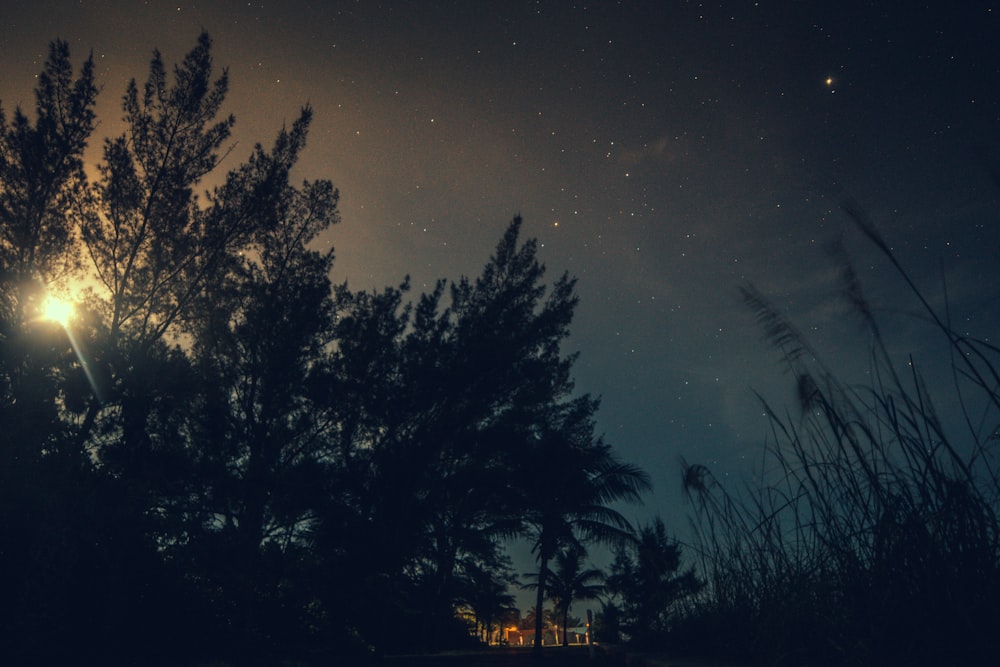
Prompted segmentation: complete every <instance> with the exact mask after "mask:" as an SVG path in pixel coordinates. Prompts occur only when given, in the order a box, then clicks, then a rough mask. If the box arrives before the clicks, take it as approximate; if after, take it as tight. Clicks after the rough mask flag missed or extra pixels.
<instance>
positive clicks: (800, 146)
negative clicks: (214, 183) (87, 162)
mask: <svg viewBox="0 0 1000 667" xmlns="http://www.w3.org/2000/svg"><path fill="white" fill-rule="evenodd" d="M3 5H4V11H3V13H2V16H0V26H2V29H0V67H2V70H0V71H2V76H0V101H2V103H3V107H4V109H5V110H6V112H7V114H8V118H9V117H10V113H11V112H12V110H13V108H14V107H15V106H16V105H18V104H20V105H22V106H25V107H27V108H28V109H31V108H32V106H33V97H32V93H31V91H32V87H33V84H34V75H35V74H37V73H38V71H40V69H41V66H42V62H43V60H44V58H45V55H46V52H47V45H48V43H49V42H50V41H51V40H52V39H54V38H57V37H59V38H62V39H66V40H68V41H69V43H70V46H71V50H72V55H73V58H74V61H75V62H76V63H79V62H81V61H82V59H83V58H84V57H86V55H87V53H88V52H90V51H91V50H92V51H93V54H94V58H95V61H96V63H97V72H98V76H99V81H100V83H101V85H102V86H103V91H102V94H101V97H100V98H99V108H98V111H99V117H100V118H101V121H102V124H101V126H100V127H99V128H98V134H99V135H100V134H103V133H106V132H115V131H118V128H119V125H118V119H119V118H120V116H121V112H120V99H121V95H122V93H123V92H124V89H125V85H126V83H127V80H128V79H129V78H131V77H135V78H137V79H138V80H139V81H140V82H141V81H144V80H145V76H146V73H147V67H148V62H149V58H150V55H151V53H152V50H153V49H154V48H159V49H160V50H161V52H162V53H163V56H164V59H165V61H166V62H167V63H168V65H169V64H172V63H174V62H177V61H179V60H180V59H181V58H182V57H183V56H184V54H185V53H186V52H187V51H188V50H190V49H191V48H192V47H193V46H194V44H195V40H196V39H197V37H198V34H199V32H200V31H201V30H202V29H204V30H206V31H208V32H209V34H210V35H211V36H212V37H213V38H214V41H215V49H214V53H215V60H216V63H217V65H219V66H227V67H228V68H229V73H230V79H231V87H230V95H229V98H228V102H227V104H226V107H225V108H226V111H229V112H232V113H234V114H235V115H236V118H237V126H236V132H235V134H234V138H235V140H236V141H238V144H237V146H236V148H235V149H234V151H233V153H232V154H231V156H230V157H229V158H227V160H226V161H225V162H224V163H223V165H222V167H223V169H229V168H232V167H234V166H236V164H238V162H239V161H240V160H242V159H244V158H245V157H246V156H248V155H249V153H250V151H251V149H252V147H253V144H254V142H257V141H260V142H262V143H264V144H265V145H268V144H270V142H271V141H272V140H273V138H274V136H275V135H276V133H277V131H278V130H279V129H280V128H281V126H282V125H283V124H285V123H291V121H292V120H294V119H295V118H296V116H297V114H298V110H299V108H300V107H301V106H302V105H303V104H305V103H309V104H311V105H312V107H313V108H314V111H315V118H314V122H313V126H312V131H311V134H310V143H309V146H308V148H307V150H306V152H305V154H304V156H303V159H302V161H301V163H300V167H299V169H298V174H297V179H296V180H300V179H303V178H310V179H315V178H329V179H331V180H332V181H333V182H334V184H335V185H336V186H337V187H338V188H339V189H340V192H341V197H342V198H341V215H342V222H341V223H340V224H339V225H337V226H336V227H334V228H333V230H332V233H331V234H330V235H329V238H328V239H324V242H326V243H332V244H333V245H334V246H335V248H336V251H337V263H336V267H335V270H334V279H335V280H336V281H337V282H340V281H343V280H347V281H349V284H350V286H351V287H352V288H354V289H372V288H378V289H381V288H382V287H384V286H387V285H395V284H398V283H399V282H401V281H402V280H403V278H404V276H405V275H406V274H410V275H411V276H412V278H413V283H414V286H415V288H416V290H415V291H417V292H419V291H421V290H422V289H424V286H429V285H431V283H432V281H433V280H435V279H436V278H439V277H446V278H452V279H457V278H458V277H460V276H461V275H463V274H465V275H476V274H477V273H478V272H479V270H480V269H481V268H482V266H483V265H484V264H485V262H486V261H487V259H488V257H489V255H490V253H491V252H492V250H493V248H494V246H495V243H496V242H497V240H498V239H499V237H500V235H501V234H502V232H503V230H504V229H505V227H506V225H507V223H508V222H509V220H510V219H511V217H512V216H513V215H515V214H517V213H520V214H522V215H523V216H524V218H525V227H524V232H525V233H526V234H527V235H528V236H533V237H537V238H538V239H539V242H540V244H541V250H540V252H541V257H542V259H543V260H544V262H545V263H546V264H547V266H548V268H549V271H550V273H549V275H550V277H551V278H552V279H554V278H555V277H557V276H558V275H559V274H561V273H562V272H563V271H569V272H570V273H571V274H573V275H575V276H577V277H578V278H579V284H578V291H579V296H580V306H579V309H578V311H577V316H576V319H575V321H574V325H573V332H574V333H573V336H572V338H571V339H570V340H569V341H568V343H567V346H566V351H567V352H573V351H579V352H580V359H579V362H578V364H577V366H576V371H575V376H576V379H577V388H578V390H580V391H585V392H590V393H592V394H596V395H600V396H602V397H603V404H602V408H601V411H600V418H599V430H600V431H602V432H603V433H604V434H605V436H606V438H607V440H608V441H609V442H611V443H612V444H613V445H615V447H616V448H617V449H618V450H619V452H620V453H621V454H622V456H623V457H624V458H626V459H629V460H632V461H634V462H637V463H640V464H641V465H643V466H644V467H645V468H646V469H647V470H648V471H649V472H650V474H651V476H652V478H653V481H654V485H655V490H654V492H653V493H652V494H651V495H650V496H649V498H648V501H647V503H646V506H645V507H644V508H643V509H641V510H635V511H633V510H628V511H629V513H630V515H632V516H634V517H637V518H645V517H647V516H649V515H651V514H653V513H659V514H662V515H663V516H664V517H665V518H666V519H667V522H668V525H669V526H670V527H671V529H672V530H676V531H678V532H681V533H683V532H684V530H685V519H684V517H685V515H686V513H687V509H686V508H685V507H683V506H682V504H681V494H680V483H679V479H680V471H679V466H678V457H680V456H683V457H685V458H686V459H688V460H689V461H692V462H704V463H707V464H709V465H710V466H712V467H713V469H715V470H716V471H717V472H718V473H719V474H720V475H726V474H728V475H729V476H730V478H739V479H746V478H748V477H749V476H751V475H752V474H753V472H754V470H755V465H756V463H757V462H758V461H759V453H760V450H761V445H762V443H763V442H764V439H765V437H766V435H767V422H766V420H765V419H764V417H763V415H762V410H761V408H760V406H759V404H758V402H757V399H756V398H755V396H754V394H753V390H757V391H759V392H761V393H762V394H763V395H764V396H766V397H768V398H769V399H770V400H771V401H772V402H773V403H774V404H775V406H776V407H778V408H784V407H785V406H789V407H790V406H791V405H792V392H791V389H792V379H791V378H790V377H788V376H787V375H784V374H783V373H782V366H781V364H780V363H779V358H778V355H777V353H776V352H775V351H773V350H772V349H770V348H769V346H768V344H767V343H766V342H765V341H764V340H763V338H762V334H761V332H760V330H759V328H758V327H757V325H756V324H755V323H754V319H753V316H752V313H751V312H750V310H749V308H748V307H746V306H745V305H744V304H743V302H742V300H741V297H740V294H739V291H738V288H739V286H740V285H743V284H746V283H753V284H754V285H756V286H757V287H758V288H759V289H760V290H761V291H762V292H763V293H764V294H766V295H768V296H769V297H770V298H771V299H772V300H773V301H774V303H775V304H777V306H778V307H780V308H781V309H783V310H784V311H786V312H787V314H788V315H789V316H790V317H791V318H792V319H793V320H794V321H795V322H796V323H797V324H798V326H799V327H800V328H801V329H802V330H803V331H805V332H806V333H807V334H809V336H810V337H811V339H812V340H813V341H814V343H815V344H816V347H817V348H819V349H820V351H821V352H822V354H823V355H824V358H825V359H826V360H827V362H829V363H830V364H831V365H832V366H834V367H836V368H839V369H842V371H843V373H844V374H845V375H846V376H847V377H846V378H845V379H847V380H849V381H864V377H865V373H864V369H865V365H866V356H865V350H866V349H867V344H868V339H867V337H866V334H865V333H864V331H863V330H862V328H861V327H860V324H859V321H858V319H857V318H855V317H853V316H851V314H850V313H849V312H848V309H847V308H846V307H845V306H844V305H843V302H842V301H838V300H837V298H836V291H837V284H836V280H835V275H836V270H835V269H836V265H835V263H834V262H833V261H832V260H831V259H830V257H829V254H828V250H827V245H828V243H829V242H830V241H831V240H834V239H837V238H840V237H842V238H843V240H844V243H845V245H846V246H847V248H848V250H849V252H850V253H851V255H852V256H853V258H854V260H855V262H856V264H857V267H858V270H859V273H860V274H861V278H862V280H863V281H864V284H865V286H866V288H867V290H868V293H869V296H870V298H871V301H872V302H873V304H874V306H875V308H876V311H877V313H878V315H879V316H880V317H883V318H885V320H886V323H887V324H886V328H887V333H888V336H889V338H890V341H891V342H892V344H893V350H894V351H895V352H897V353H899V354H901V355H905V354H908V353H912V354H913V355H914V357H915V359H917V360H918V362H920V363H922V364H924V365H926V366H927V368H928V372H929V373H934V372H936V369H937V368H938V366H939V365H940V364H939V362H940V361H941V359H940V353H939V350H940V347H939V346H937V345H936V343H938V342H940V341H938V340H936V339H932V338H929V337H928V336H927V335H926V333H927V328H926V326H925V325H924V324H923V323H921V322H920V321H919V319H917V318H914V317H913V316H912V312H914V311H915V310H916V306H915V302H914V301H913V300H912V299H909V298H908V297H905V292H904V288H903V285H902V282H901V281H900V280H899V279H898V277H897V276H896V275H895V274H894V273H893V271H892V270H891V268H890V267H889V266H888V264H887V262H886V261H885V260H884V259H882V258H880V257H879V256H878V254H877V253H876V252H875V251H874V250H873V249H872V248H871V246H870V244H868V243H867V242H866V241H865V240H864V239H863V238H862V236H861V235H860V234H859V233H858V232H857V231H856V230H855V229H854V228H853V227H852V225H851V223H850V220H849V218H848V217H847V216H846V215H845V214H844V213H843V211H842V208H841V204H842V202H843V201H844V200H845V199H848V198H849V199H852V200H855V201H857V202H858V204H859V205H860V206H861V207H862V208H864V209H865V210H866V211H867V213H868V214H869V215H870V216H871V218H872V219H873V220H874V222H875V224H876V225H877V226H878V228H879V229H880V230H881V231H882V233H883V235H884V236H885V237H886V239H887V240H888V242H889V243H890V244H891V245H892V247H893V248H894V250H895V251H896V252H897V254H898V256H899V258H900V260H901V261H902V262H903V264H904V265H905V266H906V267H907V268H908V269H909V270H910V271H911V272H912V274H913V277H914V279H915V280H916V282H917V283H918V284H919V285H920V286H921V288H923V289H925V290H926V291H927V293H928V296H929V297H930V298H931V300H932V301H933V302H934V303H935V304H938V305H941V304H943V303H944V295H943V289H942V280H943V279H944V280H946V282H947V293H948V302H949V304H950V308H951V315H952V318H953V321H954V322H956V323H957V324H958V325H960V328H961V329H962V331H963V332H965V331H967V332H969V333H972V334H975V335H978V336H981V337H984V338H990V336H991V335H992V336H995V334H996V332H997V330H998V324H1000V322H998V320H1000V314H998V312H997V311H998V309H997V307H996V304H997V303H998V302H1000V301H998V297H1000V261H998V260H1000V229H998V225H997V222H998V219H997V215H998V203H1000V186H998V182H1000V180H998V177H995V176H991V173H993V174H1000V57H998V51H997V45H996V39H997V35H1000V3H991V2H979V1H974V0H972V1H969V0H960V1H958V2H956V1H954V0H950V1H942V2H931V3H925V2H883V3H880V2H871V3H862V2H844V1H840V2H791V1H786V2H778V1H767V0H761V1H760V2H752V1H748V2H679V1H671V0H664V1H662V2H554V1H532V2H528V1H527V0H519V1H515V2H503V3H500V2H496V3H486V2H482V3H480V2H467V1H459V0H456V1H454V2H447V1H441V2H381V3H376V2H336V1H331V2H311V3H307V2H290V1H282V2H278V1H277V0H275V1H274V2H265V3H260V2H229V1H225V2H208V1H207V0H206V1H203V2H197V3H191V2H174V3H167V2H159V1H150V2H107V1H105V2H100V1H98V2H90V1H80V2H55V1H53V0H30V1H22V0H15V1H10V0H7V1H6V2H4V3H3ZM994 5H995V6H994ZM99 146H100V142H99V141H96V140H95V141H94V142H92V147H91V154H92V157H93V158H94V159H95V160H96V158H97V157H98V149H99ZM991 170H992V171H991ZM991 340H992V341H993V342H996V338H995V337H994V338H991ZM901 358H902V357H901ZM933 377H936V376H932V379H933ZM932 384H933V383H932Z"/></svg>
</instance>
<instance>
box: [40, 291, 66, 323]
mask: <svg viewBox="0 0 1000 667" xmlns="http://www.w3.org/2000/svg"><path fill="white" fill-rule="evenodd" d="M42 317H43V318H45V319H47V320H49V321H50V322H55V323H56V324H60V325H62V326H64V327H65V326H67V325H68V324H69V321H70V320H71V319H73V304H72V303H71V302H69V301H63V300H62V299H60V298H59V297H56V296H51V295H50V296H49V297H48V298H47V299H45V303H44V304H42Z"/></svg>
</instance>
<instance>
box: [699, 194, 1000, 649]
mask: <svg viewBox="0 0 1000 667" xmlns="http://www.w3.org/2000/svg"><path fill="white" fill-rule="evenodd" d="M846 208H847V212H848V213H849V215H850V216H851V217H852V218H853V220H854V221H855V223H856V224H857V227H858V228H859V229H860V230H861V231H862V233H863V234H864V235H865V236H866V237H867V238H868V239H869V240H870V241H871V242H872V243H873V244H874V246H875V247H876V248H878V249H879V250H880V251H881V252H882V254H883V255H884V256H885V258H886V260H887V261H888V262H889V263H891V264H892V266H893V267H894V268H895V270H896V271H897V272H898V274H899V276H900V277H901V278H902V280H903V281H904V283H905V284H906V285H907V286H908V288H909V290H910V294H911V295H912V297H913V299H914V300H915V303H916V304H917V307H918V308H919V309H920V312H921V314H922V315H923V317H924V319H926V321H927V322H928V323H929V326H931V327H933V328H934V329H935V330H936V331H937V332H938V333H939V334H940V336H941V341H942V347H943V349H944V350H946V352H945V353H946V354H947V355H949V358H950V369H951V378H950V383H938V384H936V385H935V386H933V387H929V386H928V383H927V382H926V381H925V379H924V377H923V376H922V374H921V372H920V369H919V367H918V364H917V362H916V361H915V360H914V359H913V358H907V359H905V360H902V361H900V360H898V359H894V358H893V357H892V356H891V355H890V353H889V348H888V344H887V341H886V339H885V336H884V334H883V332H882V330H881V329H880V327H879V322H878V321H877V319H876V317H875V315H874V314H873V312H872V308H871V307H870V305H869V302H868V301H867V299H866V298H865V296H864V294H863V292H862V290H861V285H860V281H859V280H858V277H857V275H856V274H855V272H854V270H853V268H852V265H851V264H850V262H849V261H848V260H847V258H846V254H845V253H844V252H843V251H842V249H839V248H838V249H837V250H836V251H835V256H836V257H837V259H838V266H839V268H840V280H841V283H842V288H843V293H844V295H845V296H846V298H847V299H848V301H849V302H850V304H851V306H852V309H853V310H854V311H855V312H856V313H857V314H858V315H859V316H860V317H861V319H862V320H863V322H864V325H865V328H866V329H867V331H868V333H869V334H870V339H871V341H872V344H871V348H870V360H869V366H870V369H871V375H870V377H871V380H870V382H868V383H867V384H866V386H860V387H859V386H853V385H848V384H845V383H844V382H842V381H841V380H839V379H838V378H837V376H836V375H835V373H834V372H833V371H832V370H831V369H830V368H828V367H827V366H825V365H824V364H823V362H822V361H821V360H820V358H819V355H818V354H817V352H816V351H815V350H814V349H812V348H811V347H810V344H809V342H808V341H807V340H806V339H805V337H804V336H803V335H802V334H801V333H800V332H799V331H798V330H797V329H796V328H795V327H794V326H793V324H792V323H791V322H789V321H788V320H787V319H786V318H785V317H784V316H783V315H782V314H781V313H780V312H779V311H778V309H777V308H775V307H774V306H773V305H772V304H771V303H769V302H768V300H767V299H766V298H765V296H764V295H762V294H761V293H759V292H758V291H757V290H755V289H754V288H752V287H747V288H745V289H744V291H743V296H744V298H745V300H746V303H747V304H748V305H749V306H750V307H751V308H752V309H753V312H754V313H755V314H756V317H757V319H758V322H759V323H760V325H761V326H762V328H763V330H764V332H765V334H766V336H767V338H768V339H769V340H770V342H771V343H772V344H773V345H774V346H775V347H776V348H778V349H779V350H781V352H782V358H783V360H784V363H786V364H787V365H788V369H789V370H790V371H791V373H792V374H793V377H794V378H795V382H796V389H797V397H798V403H799V405H798V413H797V414H795V413H793V412H784V413H779V412H778V411H777V410H775V409H772V407H771V406H770V405H769V404H768V402H767V401H766V400H765V399H764V398H763V397H761V399H760V400H761V403H762V404H763V406H764V409H765V410H766V411H767V414H768V416H769V423H770V428H771V432H770V436H769V438H768V441H767V443H768V444H767V446H766V452H765V456H764V460H763V462H762V475H761V477H760V480H761V481H759V482H758V483H757V484H756V485H754V486H747V487H745V488H743V489H738V490H731V489H727V488H724V487H723V486H722V485H721V484H720V483H719V482H718V480H717V479H716V478H714V477H713V476H712V474H711V472H710V471H709V470H708V469H707V468H705V467H704V466H701V465H698V464H688V463H686V462H682V465H683V475H684V489H685V492H686V494H687V496H688V497H689V499H690V500H691V502H692V504H693V507H694V517H693V526H694V530H695V543H696V548H697V552H698V553H699V555H700V559H701V567H702V572H703V576H704V577H705V578H706V579H707V581H708V583H709V586H708V587H707V589H706V590H707V593H706V595H705V597H704V598H703V599H702V600H701V602H700V604H699V606H698V607H697V609H696V610H695V611H694V612H692V614H691V615H689V617H688V618H687V622H686V623H685V624H683V625H682V628H683V629H684V630H685V631H686V633H687V636H688V639H689V640H695V641H697V640H705V639H706V638H708V637H710V636H714V637H715V639H714V640H712V645H713V646H716V647H723V648H724V649H725V650H726V652H728V653H730V654H731V655H739V656H740V657H743V658H749V659H754V660H758V661H760V662H764V663H767V664H781V665H807V664H809V665H841V664H844V665H847V664H851V665H924V664H933V665H942V666H943V665H976V664H987V663H986V662H977V661H981V660H986V659H992V660H995V659H996V657H997V656H1000V633H998V632H997V629H998V628H1000V560H998V556H1000V523H998V508H1000V504H998V503H1000V478H998V473H1000V470H998V462H997V460H996V452H997V447H998V444H1000V443H998V440H1000V374H998V369H1000V349H998V348H997V347H996V346H994V345H992V344H990V343H989V342H987V341H983V340H977V339H974V338H971V337H969V336H967V335H963V334H961V333H959V332H958V331H956V330H955V328H954V327H952V325H951V323H950V321H949V316H948V312H947V307H945V309H944V312H938V311H937V310H936V309H935V308H934V307H932V306H931V304H930V302H929V301H928V300H927V299H926V298H925V297H924V295H923V294H922V293H921V292H920V290H918V289H917V287H916V285H915V284H914V282H913V280H912V279H911V278H910V276H909V275H908V273H907V272H906V270H905V269H904V267H903V266H902V265H901V264H900V262H899V261H898V260H897V258H896V256H895V255H894V253H893V252H892V250H891V248H890V247H889V245H888V244H887V243H886V242H885V241H884V240H883V238H882V237H881V236H880V235H879V233H878V232H877V231H876V229H875V227H874V226H873V225H872V224H871V222H870V221H869V220H868V219H867V217H866V216H865V215H864V213H863V212H861V210H860V209H859V208H857V207H856V206H852V205H848V206H847V207H846ZM935 398H938V399H941V398H944V399H946V400H947V402H948V403H949V404H951V405H957V406H958V408H957V419H949V420H948V423H947V424H946V423H945V421H944V420H942V419H941V418H940V417H939V415H938V413H937V411H936V409H935V400H934V399H935ZM956 424H957V426H956ZM990 664H992V663H990Z"/></svg>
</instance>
